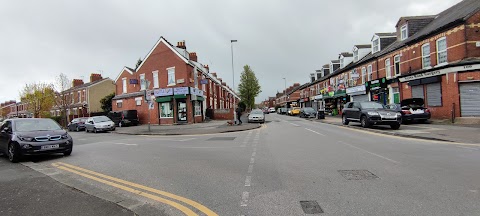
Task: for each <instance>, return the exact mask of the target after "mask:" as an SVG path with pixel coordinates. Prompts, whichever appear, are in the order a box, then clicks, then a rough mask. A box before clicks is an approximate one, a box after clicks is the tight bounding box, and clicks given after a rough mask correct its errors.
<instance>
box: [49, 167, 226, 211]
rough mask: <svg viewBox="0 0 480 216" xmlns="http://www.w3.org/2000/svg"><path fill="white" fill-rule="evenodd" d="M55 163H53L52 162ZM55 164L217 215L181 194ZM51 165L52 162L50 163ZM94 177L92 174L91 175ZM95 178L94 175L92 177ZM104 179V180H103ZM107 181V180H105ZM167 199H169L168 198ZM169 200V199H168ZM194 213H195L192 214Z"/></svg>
mask: <svg viewBox="0 0 480 216" xmlns="http://www.w3.org/2000/svg"><path fill="white" fill-rule="evenodd" d="M54 164H55V163H54ZM56 164H60V165H61V166H62V167H64V168H67V169H75V170H73V171H76V172H78V173H81V172H80V171H82V172H85V173H88V174H91V175H96V176H98V177H102V178H105V179H108V180H111V181H114V182H118V183H122V184H125V185H128V186H131V187H135V188H138V189H142V190H146V191H149V192H152V193H156V194H159V195H162V196H165V197H168V198H171V199H174V200H178V201H181V202H184V203H186V204H188V205H190V206H192V207H194V208H196V209H198V210H200V211H201V212H203V213H205V214H206V215H209V216H218V214H216V213H215V212H213V211H212V210H210V209H208V208H207V207H205V206H204V205H202V204H200V203H198V202H195V201H193V200H191V199H188V198H185V197H181V196H178V195H175V194H172V193H169V192H166V191H161V190H158V189H155V188H150V187H147V186H144V185H140V184H137V183H133V182H129V181H125V180H122V179H118V178H115V177H112V176H108V175H104V174H101V173H98V172H95V171H91V170H88V169H84V168H81V167H78V166H74V165H70V164H67V163H63V162H57V163H56ZM52 165H53V164H52ZM54 166H55V165H54ZM81 174H83V175H87V174H84V173H81ZM92 177H94V176H92ZM94 178H96V177H94ZM100 180H103V179H100ZM104 181H105V180H104ZM107 182H108V181H107ZM112 184H116V183H112ZM120 186H122V185H120ZM141 194H146V193H144V192H141ZM168 201H169V200H168ZM170 202H171V201H170ZM194 215H197V214H194Z"/></svg>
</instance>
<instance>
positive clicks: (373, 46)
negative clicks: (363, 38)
mask: <svg viewBox="0 0 480 216" xmlns="http://www.w3.org/2000/svg"><path fill="white" fill-rule="evenodd" d="M375 41H378V44H377V45H376V46H375ZM375 48H377V50H375ZM380 48H381V47H380V37H375V38H374V39H373V40H372V54H373V53H376V52H379V51H380Z"/></svg>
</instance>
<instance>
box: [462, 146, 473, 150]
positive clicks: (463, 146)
mask: <svg viewBox="0 0 480 216" xmlns="http://www.w3.org/2000/svg"><path fill="white" fill-rule="evenodd" d="M457 147H458V148H464V149H470V150H478V148H472V147H466V146H457Z"/></svg>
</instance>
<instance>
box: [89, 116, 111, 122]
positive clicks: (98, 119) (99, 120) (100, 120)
mask: <svg viewBox="0 0 480 216" xmlns="http://www.w3.org/2000/svg"><path fill="white" fill-rule="evenodd" d="M93 121H94V122H95V123H100V122H108V121H111V120H110V119H109V118H108V117H106V116H97V117H93Z"/></svg>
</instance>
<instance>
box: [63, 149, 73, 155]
mask: <svg viewBox="0 0 480 216" xmlns="http://www.w3.org/2000/svg"><path fill="white" fill-rule="evenodd" d="M71 154H72V148H70V149H68V150H67V151H66V152H63V155H64V156H70V155H71Z"/></svg>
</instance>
